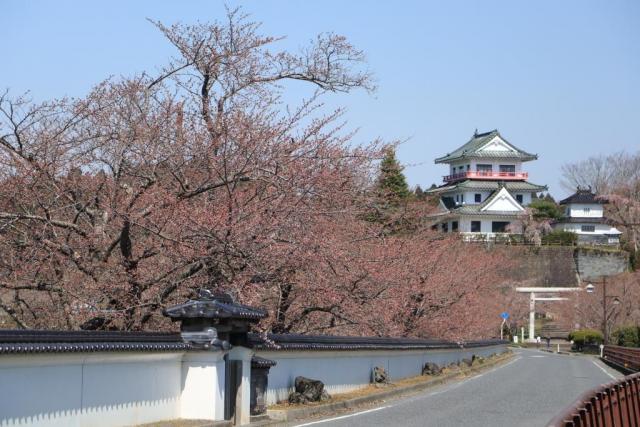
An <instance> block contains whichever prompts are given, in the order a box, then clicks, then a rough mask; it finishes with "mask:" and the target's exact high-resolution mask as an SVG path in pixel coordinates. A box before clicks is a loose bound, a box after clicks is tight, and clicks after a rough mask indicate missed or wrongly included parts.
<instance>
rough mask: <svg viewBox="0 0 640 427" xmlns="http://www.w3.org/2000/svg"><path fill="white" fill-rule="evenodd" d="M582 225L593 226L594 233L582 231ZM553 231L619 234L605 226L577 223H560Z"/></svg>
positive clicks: (592, 232) (616, 230) (615, 229)
mask: <svg viewBox="0 0 640 427" xmlns="http://www.w3.org/2000/svg"><path fill="white" fill-rule="evenodd" d="M583 225H594V226H595V231H582V226H583ZM554 228H555V229H560V230H564V231H570V232H573V233H576V234H618V233H620V232H619V231H618V229H617V228H615V227H611V226H610V225H607V224H589V223H586V222H585V223H584V224H578V223H560V224H555V225H554Z"/></svg>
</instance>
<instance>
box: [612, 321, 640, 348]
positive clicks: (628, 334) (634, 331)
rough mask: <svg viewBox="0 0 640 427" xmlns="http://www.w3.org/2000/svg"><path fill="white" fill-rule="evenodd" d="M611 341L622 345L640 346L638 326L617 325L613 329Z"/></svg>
mask: <svg viewBox="0 0 640 427" xmlns="http://www.w3.org/2000/svg"><path fill="white" fill-rule="evenodd" d="M613 343H614V344H616V345H621V346H623V347H640V327H638V326H621V327H619V328H618V329H616V330H615V331H613Z"/></svg>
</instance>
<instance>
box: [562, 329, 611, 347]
mask: <svg viewBox="0 0 640 427" xmlns="http://www.w3.org/2000/svg"><path fill="white" fill-rule="evenodd" d="M569 340H571V341H573V346H574V348H575V349H576V350H578V351H583V350H584V348H585V347H591V346H597V345H600V344H602V341H603V337H602V332H600V331H596V330H595V329H579V330H577V331H572V332H571V333H569Z"/></svg>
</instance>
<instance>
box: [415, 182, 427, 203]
mask: <svg viewBox="0 0 640 427" xmlns="http://www.w3.org/2000/svg"><path fill="white" fill-rule="evenodd" d="M413 194H414V195H415V196H416V199H418V200H422V199H424V197H425V194H424V190H423V189H422V187H420V185H416V189H415V190H413Z"/></svg>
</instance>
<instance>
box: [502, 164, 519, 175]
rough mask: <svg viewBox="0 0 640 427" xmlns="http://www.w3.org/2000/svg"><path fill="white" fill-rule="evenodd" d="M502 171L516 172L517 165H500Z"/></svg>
mask: <svg viewBox="0 0 640 427" xmlns="http://www.w3.org/2000/svg"><path fill="white" fill-rule="evenodd" d="M500 172H503V173H516V166H515V165H500Z"/></svg>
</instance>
